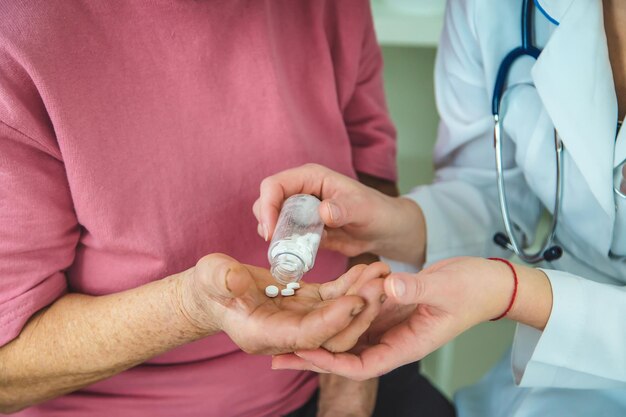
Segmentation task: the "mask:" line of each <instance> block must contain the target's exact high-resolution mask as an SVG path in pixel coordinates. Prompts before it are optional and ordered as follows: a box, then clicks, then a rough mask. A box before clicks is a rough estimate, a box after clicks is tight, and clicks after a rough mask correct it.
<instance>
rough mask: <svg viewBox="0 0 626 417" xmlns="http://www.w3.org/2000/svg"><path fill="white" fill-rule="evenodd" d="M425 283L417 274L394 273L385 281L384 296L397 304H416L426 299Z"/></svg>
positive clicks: (426, 289)
mask: <svg viewBox="0 0 626 417" xmlns="http://www.w3.org/2000/svg"><path fill="white" fill-rule="evenodd" d="M427 287H428V286H427V281H425V280H424V279H423V278H422V277H420V276H419V275H418V274H407V273H400V272H399V273H394V274H391V275H389V276H388V277H387V278H386V279H385V294H387V296H388V297H389V298H390V299H392V300H394V301H395V302H397V303H398V304H418V303H422V302H423V301H424V300H426V299H427V292H428V288H427Z"/></svg>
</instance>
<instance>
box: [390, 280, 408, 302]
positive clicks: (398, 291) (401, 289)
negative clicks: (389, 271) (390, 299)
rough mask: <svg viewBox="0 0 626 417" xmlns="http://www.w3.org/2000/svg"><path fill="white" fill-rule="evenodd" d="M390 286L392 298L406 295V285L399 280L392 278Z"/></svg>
mask: <svg viewBox="0 0 626 417" xmlns="http://www.w3.org/2000/svg"><path fill="white" fill-rule="evenodd" d="M391 284H392V285H391V290H392V291H393V295H394V297H396V298H400V297H402V296H403V295H404V294H405V293H406V285H405V284H404V281H402V280H401V279H398V278H393V280H392V282H391Z"/></svg>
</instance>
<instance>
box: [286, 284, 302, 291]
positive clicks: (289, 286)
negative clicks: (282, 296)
mask: <svg viewBox="0 0 626 417" xmlns="http://www.w3.org/2000/svg"><path fill="white" fill-rule="evenodd" d="M287 288H291V289H292V290H297V289H300V284H299V283H297V282H290V283H289V284H287Z"/></svg>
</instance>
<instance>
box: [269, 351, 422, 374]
mask: <svg viewBox="0 0 626 417" xmlns="http://www.w3.org/2000/svg"><path fill="white" fill-rule="evenodd" d="M295 355H297V357H299V358H300V359H301V360H296V359H295V358H293V356H291V355H281V356H279V357H275V358H274V359H273V360H272V368H273V369H299V370H311V371H316V372H319V371H318V370H321V371H322V372H331V373H333V374H336V375H341V376H344V377H346V378H350V379H354V380H357V381H364V380H366V379H371V378H374V377H377V376H380V375H383V374H385V373H387V372H389V371H391V370H392V369H395V368H397V367H399V366H402V365H404V364H405V363H409V362H410V361H411V359H410V358H406V357H404V356H401V355H398V354H397V352H395V351H394V349H393V348H392V347H390V346H388V345H384V344H380V345H376V346H373V347H370V348H368V349H366V350H364V351H363V352H362V353H361V354H360V355H355V354H352V353H331V352H328V351H326V350H324V349H315V350H308V351H304V350H303V351H297V352H296V354H295Z"/></svg>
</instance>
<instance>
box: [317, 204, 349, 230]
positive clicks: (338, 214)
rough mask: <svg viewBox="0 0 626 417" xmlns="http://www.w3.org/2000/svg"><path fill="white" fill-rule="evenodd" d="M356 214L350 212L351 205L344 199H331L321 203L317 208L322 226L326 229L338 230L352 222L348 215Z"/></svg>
mask: <svg viewBox="0 0 626 417" xmlns="http://www.w3.org/2000/svg"><path fill="white" fill-rule="evenodd" d="M354 212H357V213H358V210H357V211H355V210H352V207H351V204H350V202H349V201H347V200H346V199H338V198H331V199H328V200H324V201H322V203H321V204H320V208H319V213H320V217H321V218H322V221H323V222H324V224H325V225H326V226H328V227H333V228H338V227H342V226H345V225H347V224H349V223H352V222H353V219H352V216H351V215H350V213H354Z"/></svg>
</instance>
